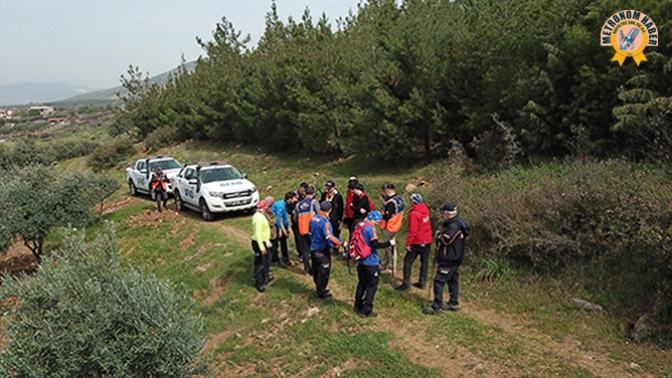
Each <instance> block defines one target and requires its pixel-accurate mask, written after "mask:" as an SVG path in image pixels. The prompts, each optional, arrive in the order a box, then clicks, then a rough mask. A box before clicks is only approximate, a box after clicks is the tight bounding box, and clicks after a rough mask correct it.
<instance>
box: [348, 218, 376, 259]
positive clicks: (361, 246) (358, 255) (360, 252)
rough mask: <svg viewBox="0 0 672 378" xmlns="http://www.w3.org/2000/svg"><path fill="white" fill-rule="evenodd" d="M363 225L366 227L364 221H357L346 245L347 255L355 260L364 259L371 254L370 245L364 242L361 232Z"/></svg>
mask: <svg viewBox="0 0 672 378" xmlns="http://www.w3.org/2000/svg"><path fill="white" fill-rule="evenodd" d="M364 227H366V222H359V223H357V225H356V226H355V230H354V231H353V232H352V238H351V239H350V245H349V246H348V256H349V257H350V258H351V259H352V260H355V261H358V260H364V259H366V258H367V257H369V256H371V246H369V245H368V244H367V243H366V240H365V239H364V234H363V233H362V231H363V230H364Z"/></svg>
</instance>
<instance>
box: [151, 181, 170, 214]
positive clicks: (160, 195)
mask: <svg viewBox="0 0 672 378" xmlns="http://www.w3.org/2000/svg"><path fill="white" fill-rule="evenodd" d="M154 198H156V206H157V207H158V208H159V209H160V208H161V201H163V207H164V208H165V207H166V202H168V193H167V192H166V191H165V190H163V188H161V187H160V186H159V187H157V188H156V189H154Z"/></svg>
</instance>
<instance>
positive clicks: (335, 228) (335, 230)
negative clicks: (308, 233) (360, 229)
mask: <svg viewBox="0 0 672 378" xmlns="http://www.w3.org/2000/svg"><path fill="white" fill-rule="evenodd" d="M331 231H332V232H331V233H332V234H334V236H335V237H337V238H340V237H341V225H340V224H338V222H334V221H331Z"/></svg>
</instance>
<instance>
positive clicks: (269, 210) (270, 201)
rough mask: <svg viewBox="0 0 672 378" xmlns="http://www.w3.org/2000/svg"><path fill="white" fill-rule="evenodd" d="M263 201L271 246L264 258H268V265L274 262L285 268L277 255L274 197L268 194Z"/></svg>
mask: <svg viewBox="0 0 672 378" xmlns="http://www.w3.org/2000/svg"><path fill="white" fill-rule="evenodd" d="M264 201H266V206H267V207H266V211H264V216H265V217H266V219H267V220H268V228H269V229H270V230H271V248H270V250H269V254H268V255H267V257H266V258H267V259H269V266H270V265H273V264H275V265H276V266H278V267H279V268H286V266H285V264H283V263H281V262H280V259H279V257H278V217H277V216H276V215H275V212H273V205H274V204H275V198H273V197H270V196H269V197H266V198H264Z"/></svg>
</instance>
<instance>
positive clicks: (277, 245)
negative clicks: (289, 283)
mask: <svg viewBox="0 0 672 378" xmlns="http://www.w3.org/2000/svg"><path fill="white" fill-rule="evenodd" d="M296 201H297V196H296V193H295V192H287V193H285V200H284V201H278V202H276V203H274V204H273V206H271V211H273V213H274V214H275V217H276V218H277V223H276V227H277V228H278V238H277V239H275V242H274V247H273V249H274V250H275V256H274V257H273V259H274V261H277V262H279V263H281V264H282V265H292V263H291V262H290V261H289V251H288V250H287V239H289V235H290V234H291V231H290V228H289V220H288V219H287V218H288V217H287V215H288V211H287V208H288V207H290V206H291V207H293V206H294V204H295V203H296ZM278 249H280V250H282V259H280V253H279V251H278ZM279 265H280V264H279Z"/></svg>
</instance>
